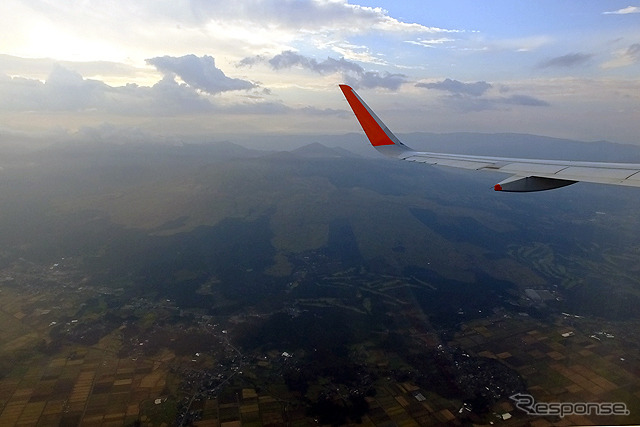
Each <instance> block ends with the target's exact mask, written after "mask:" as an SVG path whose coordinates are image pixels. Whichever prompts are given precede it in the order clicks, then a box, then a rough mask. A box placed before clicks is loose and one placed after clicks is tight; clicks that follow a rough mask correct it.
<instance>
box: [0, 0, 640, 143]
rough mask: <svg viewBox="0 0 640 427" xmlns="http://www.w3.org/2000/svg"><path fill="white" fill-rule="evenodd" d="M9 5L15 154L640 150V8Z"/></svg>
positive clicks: (8, 94) (5, 59)
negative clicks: (455, 147) (50, 144)
mask: <svg viewBox="0 0 640 427" xmlns="http://www.w3.org/2000/svg"><path fill="white" fill-rule="evenodd" d="M629 1H630V0H625V1H622V2H621V1H615V0H609V1H600V0H575V1H571V0H561V1H559V0H539V1H536V2H524V1H513V0H496V1H492V0H484V1H479V0H462V1H428V0H419V1H414V0H407V1H375V0H360V1H357V0H356V1H352V2H347V1H344V0H235V1H228V0H225V1H217V0H136V1H130V0H108V1H104V0H65V1H59V0H3V1H2V2H0V26H1V27H2V28H3V35H2V37H1V38H0V141H1V142H5V143H9V142H11V141H20V143H26V142H24V141H34V142H35V141H59V140H65V139H72V140H87V141H92V142H100V141H113V142H119V143H120V142H128V141H143V140H144V141H156V142H169V143H173V142H180V141H184V140H203V141H205V140H206V141H217V140H231V141H233V140H234V138H235V137H239V136H240V135H242V136H249V137H250V138H249V139H251V138H253V140H255V141H259V138H260V135H271V136H273V135H280V134H288V135H290V134H307V135H313V134H341V133H348V132H360V128H359V126H358V124H357V122H356V121H355V118H354V116H353V115H352V114H351V112H350V110H348V106H347V104H346V102H345V100H344V99H343V97H342V94H341V92H340V91H339V89H338V87H337V85H338V84H341V83H347V84H349V85H351V86H353V87H354V88H355V89H356V90H357V91H358V93H359V94H360V95H361V96H362V97H363V98H364V99H365V100H366V101H367V102H368V103H369V105H370V106H371V107H372V108H373V109H374V110H375V111H376V112H377V114H378V115H379V116H380V117H381V118H382V119H383V120H384V121H385V123H386V124H387V125H388V126H389V127H390V128H391V129H392V130H393V131H394V132H396V133H398V134H402V133H409V132H437V133H446V132H485V133H502V132H517V133H529V134H537V135H545V136H553V137H560V138H570V139H578V140H585V141H597V140H607V141H612V142H620V143H630V144H640V2H638V3H629Z"/></svg>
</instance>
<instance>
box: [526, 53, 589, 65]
mask: <svg viewBox="0 0 640 427" xmlns="http://www.w3.org/2000/svg"><path fill="white" fill-rule="evenodd" d="M592 57H593V55H591V54H588V53H569V54H566V55H562V56H558V57H555V58H551V59H548V60H546V61H543V62H541V63H540V64H538V68H556V67H560V68H568V67H575V66H578V65H582V64H585V63H586V62H588V61H589V60H590V59H591V58H592Z"/></svg>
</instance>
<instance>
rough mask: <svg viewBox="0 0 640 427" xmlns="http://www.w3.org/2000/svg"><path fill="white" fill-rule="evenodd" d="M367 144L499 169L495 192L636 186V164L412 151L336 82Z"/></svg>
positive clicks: (412, 156) (420, 159)
mask: <svg viewBox="0 0 640 427" xmlns="http://www.w3.org/2000/svg"><path fill="white" fill-rule="evenodd" d="M340 89H342V92H343V93H344V96H345V98H347V102H348V103H349V105H350V106H351V109H352V110H353V112H354V113H355V115H356V118H357V119H358V121H359V122H360V125H361V126H362V129H363V130H364V133H365V134H366V135H367V138H369V141H370V142H371V145H373V147H374V148H375V149H377V150H378V151H379V152H380V153H382V154H384V155H386V156H389V157H393V158H397V159H400V160H407V161H410V162H417V163H426V164H430V165H444V166H451V167H456V168H462V169H475V170H487V171H494V172H503V173H508V174H511V175H512V176H511V177H509V178H507V179H505V180H504V181H501V182H500V183H498V184H496V185H495V186H494V189H495V190H496V191H517V192H525V191H543V190H551V189H553V188H559V187H564V186H566V185H570V184H574V183H576V182H578V181H584V182H595V183H600V184H614V185H627V186H632V187H640V164H637V163H601V162H576V161H565V160H538V159H516V158H509V157H489V156H468V155H464V154H445V153H430V152H423V151H414V150H413V149H411V148H409V147H407V146H406V145H404V144H403V143H402V142H400V140H399V139H398V138H397V137H396V136H395V135H394V134H393V133H392V132H391V131H390V130H389V128H388V127H387V126H386V125H385V124H384V123H383V122H382V120H380V118H379V117H378V116H377V115H376V114H375V113H374V112H373V110H371V108H369V106H368V105H367V104H366V103H365V102H364V101H363V100H362V98H360V96H359V95H358V94H357V93H356V92H355V91H354V90H353V89H352V88H351V87H350V86H347V85H340Z"/></svg>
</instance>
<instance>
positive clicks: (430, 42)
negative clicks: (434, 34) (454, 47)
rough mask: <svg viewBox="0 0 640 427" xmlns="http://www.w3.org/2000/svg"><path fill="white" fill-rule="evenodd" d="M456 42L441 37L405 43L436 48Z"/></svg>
mask: <svg viewBox="0 0 640 427" xmlns="http://www.w3.org/2000/svg"><path fill="white" fill-rule="evenodd" d="M454 41H456V40H455V39H452V38H449V37H439V38H437V39H421V38H418V39H417V40H407V41H405V43H409V44H413V45H416V46H422V47H434V46H438V45H442V44H445V43H451V42H454Z"/></svg>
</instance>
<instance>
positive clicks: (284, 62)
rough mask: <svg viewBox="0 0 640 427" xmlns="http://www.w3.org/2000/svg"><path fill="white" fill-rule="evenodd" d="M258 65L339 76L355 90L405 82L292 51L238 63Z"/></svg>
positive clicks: (398, 77)
mask: <svg viewBox="0 0 640 427" xmlns="http://www.w3.org/2000/svg"><path fill="white" fill-rule="evenodd" d="M260 63H266V64H269V66H270V67H271V68H272V69H274V70H284V69H289V68H294V67H299V68H302V69H306V70H310V71H313V72H315V73H318V74H322V75H331V74H341V75H342V76H341V80H342V81H343V82H344V83H347V84H349V85H351V86H353V87H355V88H356V89H357V88H363V87H364V88H377V87H381V88H385V89H390V90H397V89H398V88H399V87H400V86H401V85H402V84H404V83H406V82H407V76H405V75H404V74H392V73H388V72H386V71H367V70H365V69H364V68H362V67H361V66H360V65H358V64H356V63H355V62H351V61H348V60H346V59H344V58H340V59H335V58H331V57H328V58H327V59H325V60H323V61H318V60H316V59H314V58H309V57H307V56H304V55H300V54H299V53H296V52H293V51H285V52H282V53H280V54H278V55H275V56H274V57H272V58H267V57H264V56H254V57H250V58H245V59H243V60H241V61H240V63H239V65H240V66H252V65H256V64H260Z"/></svg>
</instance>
